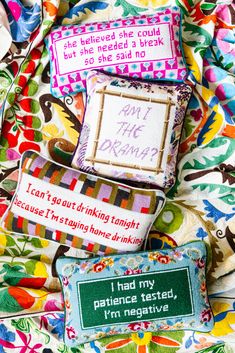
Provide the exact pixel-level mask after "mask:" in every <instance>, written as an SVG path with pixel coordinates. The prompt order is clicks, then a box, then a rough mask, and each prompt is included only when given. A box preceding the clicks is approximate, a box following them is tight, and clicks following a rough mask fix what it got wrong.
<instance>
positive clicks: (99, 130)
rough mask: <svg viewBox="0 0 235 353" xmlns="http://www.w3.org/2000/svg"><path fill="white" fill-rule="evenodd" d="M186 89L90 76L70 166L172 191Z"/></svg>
mask: <svg viewBox="0 0 235 353" xmlns="http://www.w3.org/2000/svg"><path fill="white" fill-rule="evenodd" d="M191 92H192V89H191V87H190V86H189V85H187V84H184V83H182V84H172V85H171V84H168V85H167V84H157V83H152V82H151V83H150V82H144V81H136V80H133V79H129V80H127V79H124V78H121V77H115V76H109V75H106V74H104V73H101V72H98V71H95V70H94V71H93V70H92V71H90V72H89V74H88V76H87V106H86V112H85V117H84V121H83V127H82V131H81V135H80V140H79V144H78V147H77V150H76V152H75V155H74V158H73V161H72V165H73V166H74V167H75V168H81V169H83V170H86V171H90V172H93V173H97V174H101V175H105V176H110V177H114V178H120V179H129V180H135V181H142V182H146V183H152V184H156V185H158V186H160V187H164V188H166V187H171V186H172V185H173V184H174V181H175V165H176V159H177V152H178V146H179V140H180V136H181V129H182V124H183V119H184V115H185V110H186V108H187V105H188V101H189V99H190V96H191Z"/></svg>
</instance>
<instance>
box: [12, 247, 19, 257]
mask: <svg viewBox="0 0 235 353" xmlns="http://www.w3.org/2000/svg"><path fill="white" fill-rule="evenodd" d="M11 251H12V252H13V254H14V255H15V256H20V253H19V251H18V250H17V249H15V248H11Z"/></svg>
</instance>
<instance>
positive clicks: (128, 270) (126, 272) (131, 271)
mask: <svg viewBox="0 0 235 353" xmlns="http://www.w3.org/2000/svg"><path fill="white" fill-rule="evenodd" d="M138 273H142V270H141V269H140V268H137V269H135V270H132V269H131V268H128V269H127V270H126V271H125V272H124V275H135V274H138Z"/></svg>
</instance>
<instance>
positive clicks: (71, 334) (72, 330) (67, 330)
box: [66, 326, 76, 340]
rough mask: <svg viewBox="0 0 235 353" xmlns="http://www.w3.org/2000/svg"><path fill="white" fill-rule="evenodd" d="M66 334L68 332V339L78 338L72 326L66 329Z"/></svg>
mask: <svg viewBox="0 0 235 353" xmlns="http://www.w3.org/2000/svg"><path fill="white" fill-rule="evenodd" d="M66 332H67V336H68V339H70V340H72V339H74V338H75V337H76V331H75V329H74V327H72V326H70V327H66Z"/></svg>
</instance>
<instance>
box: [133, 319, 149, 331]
mask: <svg viewBox="0 0 235 353" xmlns="http://www.w3.org/2000/svg"><path fill="white" fill-rule="evenodd" d="M150 324H151V322H148V321H143V322H133V323H131V324H129V325H128V328H129V329H130V330H131V331H139V330H146V329H147V328H148V327H149V325H150Z"/></svg>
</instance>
